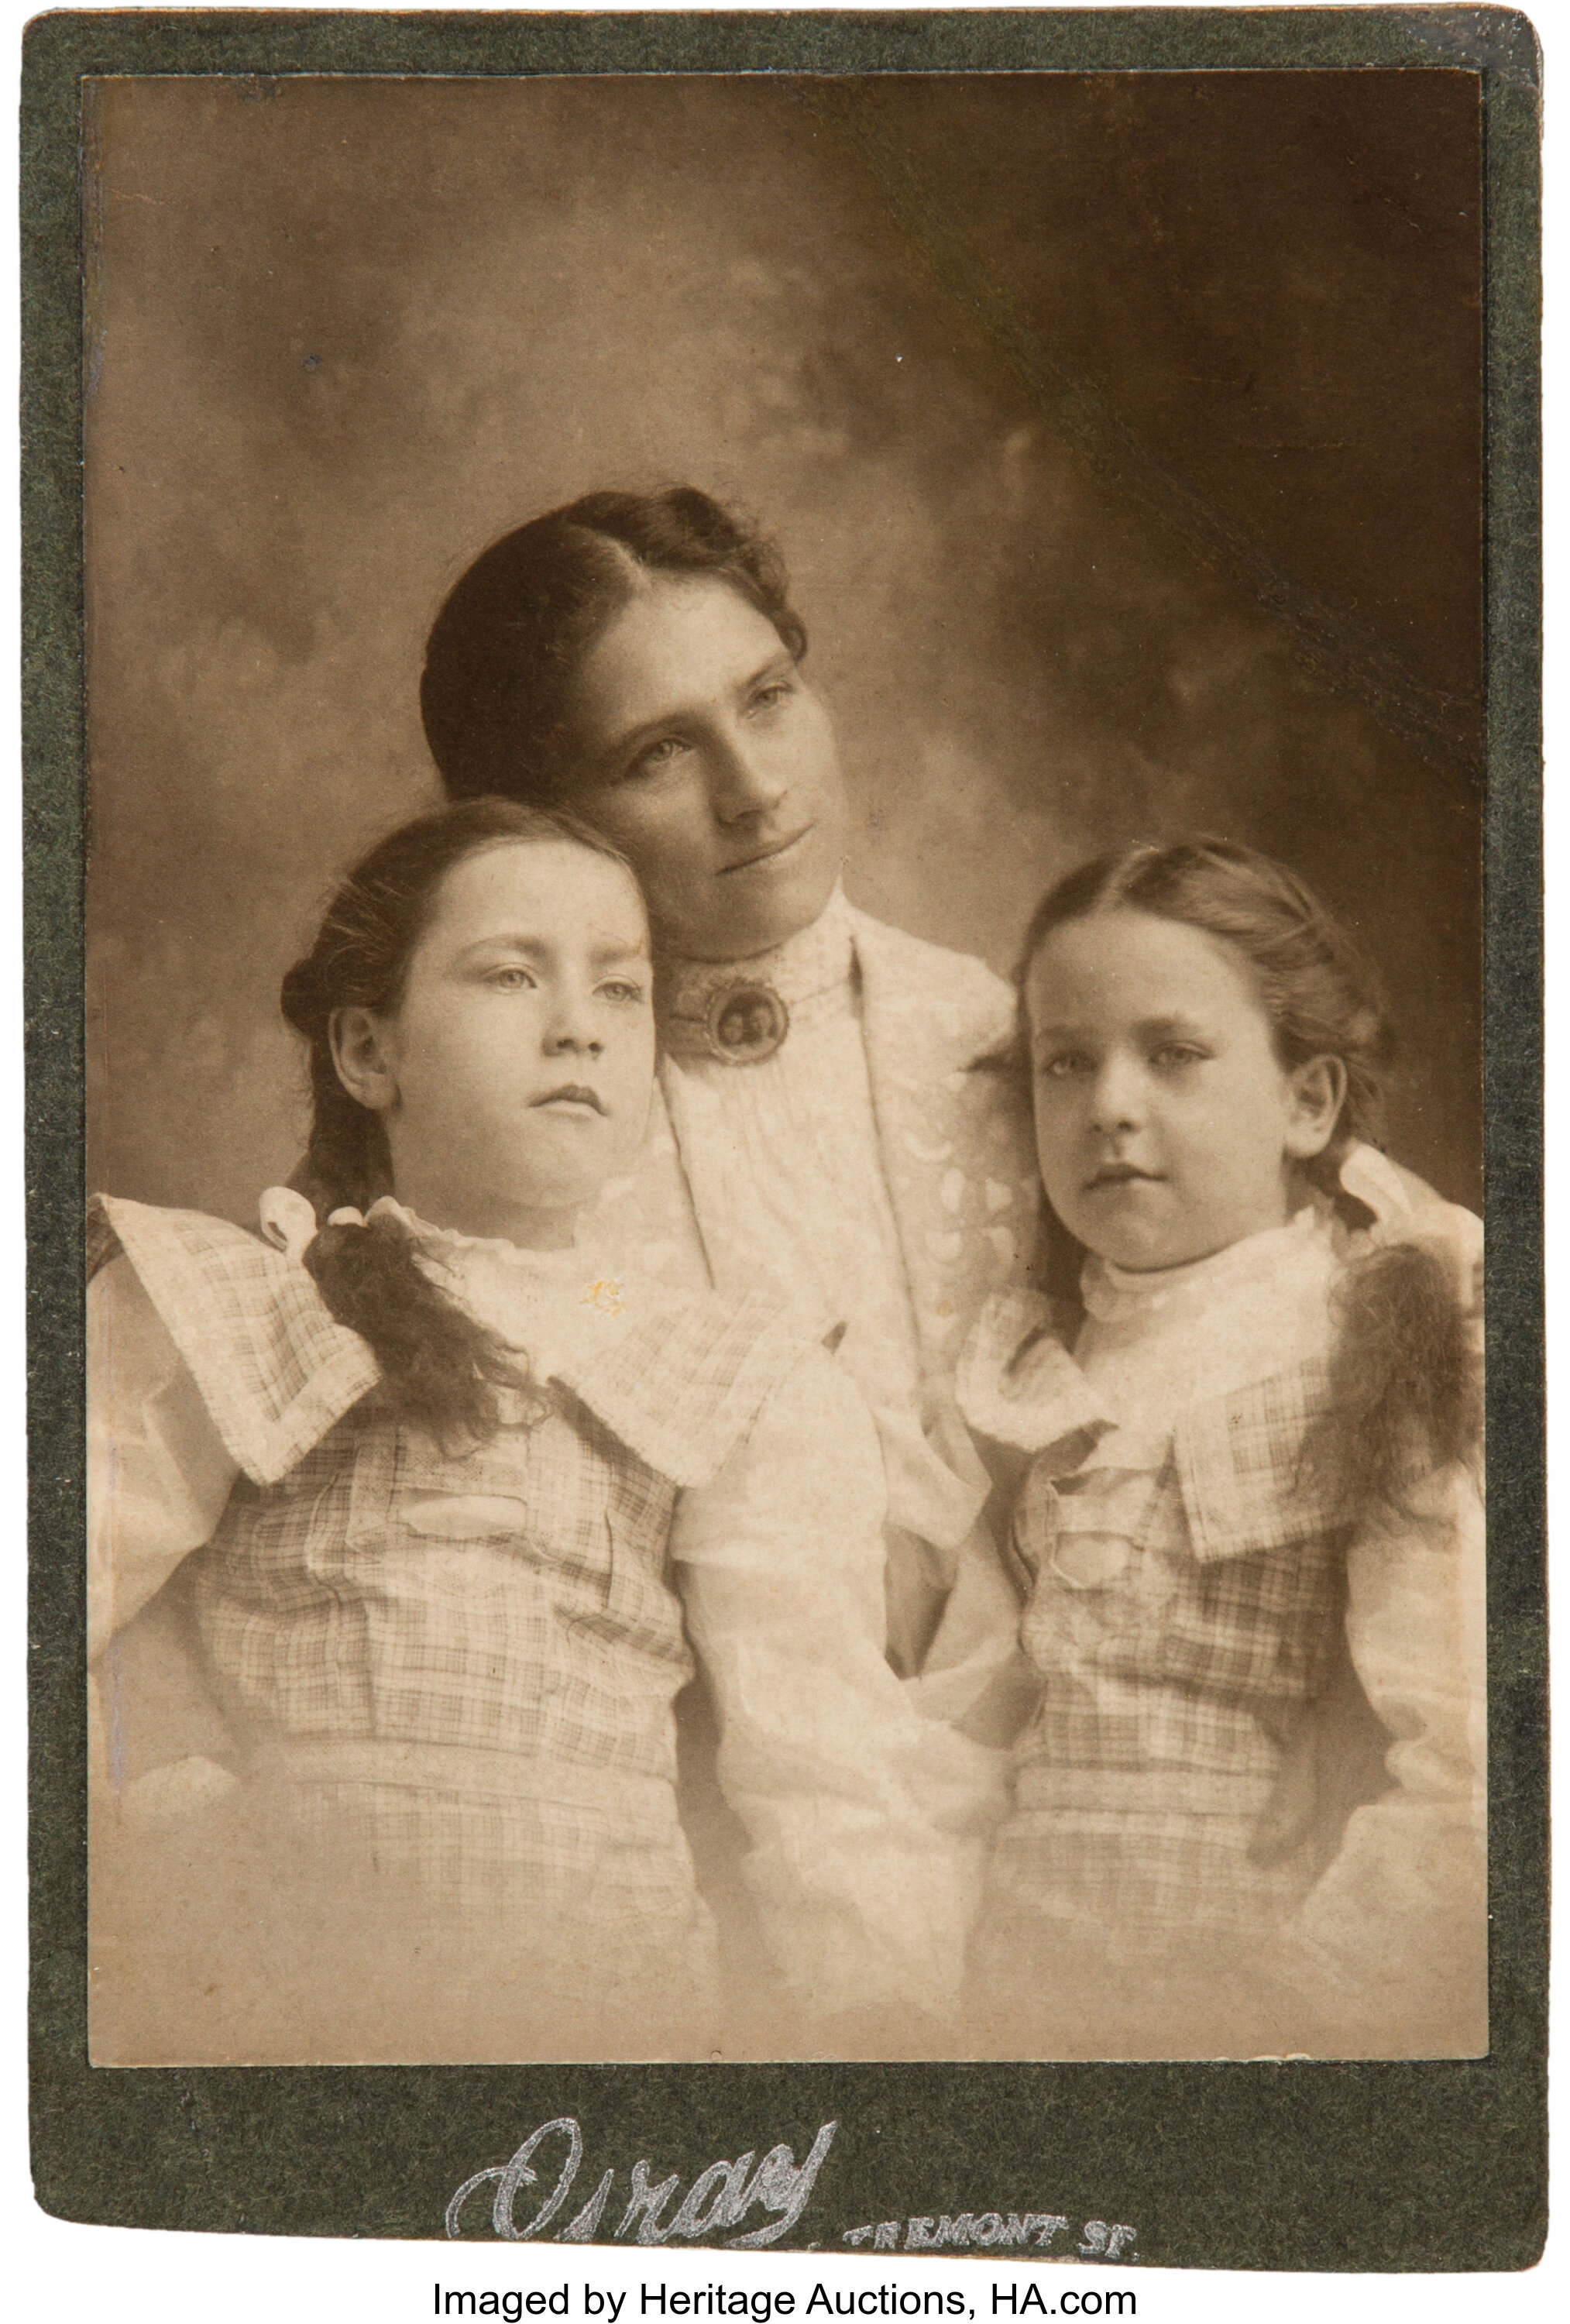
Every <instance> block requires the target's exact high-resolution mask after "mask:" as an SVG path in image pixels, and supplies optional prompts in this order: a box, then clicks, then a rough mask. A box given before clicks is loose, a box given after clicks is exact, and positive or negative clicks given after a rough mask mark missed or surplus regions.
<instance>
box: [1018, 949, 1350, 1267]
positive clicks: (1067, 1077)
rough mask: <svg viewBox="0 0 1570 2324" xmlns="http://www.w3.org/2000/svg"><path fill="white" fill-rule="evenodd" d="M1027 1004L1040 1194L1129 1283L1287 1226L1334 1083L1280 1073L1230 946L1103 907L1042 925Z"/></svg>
mask: <svg viewBox="0 0 1570 2324" xmlns="http://www.w3.org/2000/svg"><path fill="white" fill-rule="evenodd" d="M1024 991H1025V1016H1026V1021H1027V1023H1028V1026H1029V1029H1030V1045H1031V1065H1032V1070H1033V1078H1034V1092H1035V1122H1036V1151H1037V1153H1038V1155H1039V1157H1040V1159H1041V1168H1042V1184H1043V1185H1044V1186H1045V1188H1046V1192H1047V1199H1048V1201H1049V1202H1050V1203H1051V1206H1052V1208H1053V1210H1054V1211H1055V1212H1056V1213H1057V1214H1058V1216H1059V1218H1060V1220H1061V1221H1062V1222H1063V1224H1064V1225H1065V1226H1066V1227H1067V1228H1068V1230H1069V1231H1070V1234H1072V1235H1075V1236H1077V1237H1078V1238H1079V1240H1080V1241H1081V1242H1082V1243H1084V1244H1085V1245H1086V1246H1087V1248H1088V1250H1093V1251H1095V1252H1097V1254H1098V1255H1099V1256H1100V1257H1101V1258H1103V1259H1110V1260H1112V1262H1113V1263H1114V1264H1115V1265H1116V1266H1118V1267H1123V1268H1132V1269H1136V1270H1142V1271H1143V1270H1145V1269H1149V1268H1162V1267H1180V1266H1182V1265H1183V1264H1184V1263H1185V1262H1186V1261H1188V1260H1189V1259H1205V1258H1207V1257H1208V1256H1209V1254H1210V1253H1211V1252H1212V1251H1217V1250H1226V1247H1227V1246H1228V1245H1229V1244H1231V1243H1235V1242H1239V1241H1241V1240H1242V1239H1243V1237H1244V1235H1251V1234H1258V1233H1260V1232H1261V1231H1262V1230H1263V1229H1265V1228H1267V1227H1278V1226H1281V1225H1283V1224H1284V1223H1285V1222H1286V1220H1287V1218H1288V1217H1289V1216H1290V1210H1291V1206H1292V1198H1293V1194H1294V1191H1295V1190H1294V1186H1293V1168H1292V1166H1293V1164H1294V1163H1295V1162H1298V1161H1302V1160H1306V1159H1307V1158H1308V1157H1309V1156H1310V1155H1313V1154H1318V1153H1319V1152H1320V1151H1321V1150H1322V1149H1323V1148H1324V1147H1325V1146H1326V1144H1327V1142H1328V1140H1329V1139H1330V1137H1331V1134H1332V1132H1333V1131H1334V1130H1335V1127H1336V1115H1337V1113H1338V1112H1339V1111H1340V1106H1341V1099H1342V1095H1343V1093H1344V1090H1345V1074H1344V1070H1343V1068H1342V1066H1341V1063H1340V1060H1339V1059H1338V1058H1333V1057H1318V1058H1315V1059H1313V1060H1312V1061H1311V1062H1310V1063H1309V1064H1308V1065H1302V1066H1299V1067H1298V1068H1296V1069H1295V1070H1293V1071H1290V1072H1289V1071H1288V1070H1287V1069H1286V1068H1285V1067H1284V1066H1283V1065H1281V1062H1280V1060H1279V1059H1278V1057H1277V1056H1276V1052H1275V1044H1274V1040H1273V1037H1272V1028H1271V1024H1270V1019H1268V1018H1267V1016H1266V1015H1265V1012H1264V1010H1263V1009H1262V1006H1261V1004H1260V1001H1259V998H1258V995H1257V993H1256V991H1255V989H1254V985H1253V978H1252V973H1251V972H1250V969H1249V966H1248V964H1247V962H1246V961H1245V960H1244V958H1243V956H1242V955H1241V954H1239V953H1238V952H1236V951H1235V949H1234V948H1233V946H1232V945H1228V944H1226V943H1225V942H1224V941H1222V939H1220V938H1219V937H1217V936H1208V935H1207V934H1206V933H1205V932H1204V931H1203V930H1202V929H1199V928H1192V927H1188V926H1187V925H1186V924H1184V923H1182V922H1180V921H1175V920H1164V919H1157V918H1152V916H1151V915H1149V914H1147V913H1144V912H1136V911H1117V910H1115V911H1110V912H1105V913H1101V914H1098V915H1097V916H1096V917H1094V918H1089V919H1083V920H1070V921H1069V922H1067V923H1065V925H1064V926H1062V927H1057V928H1054V929H1053V930H1052V932H1051V935H1050V936H1048V937H1047V939H1046V941H1045V942H1044V943H1043V944H1042V947H1041V949H1040V951H1039V952H1038V953H1037V954H1036V956H1035V958H1034V960H1033V962H1032V964H1031V967H1030V971H1029V973H1028V975H1027V977H1026V980H1025V988H1024Z"/></svg>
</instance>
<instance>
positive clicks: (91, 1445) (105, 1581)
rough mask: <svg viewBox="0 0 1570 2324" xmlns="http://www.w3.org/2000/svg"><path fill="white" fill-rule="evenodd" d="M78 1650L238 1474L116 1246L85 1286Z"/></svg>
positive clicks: (100, 1642)
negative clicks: (83, 1543)
mask: <svg viewBox="0 0 1570 2324" xmlns="http://www.w3.org/2000/svg"><path fill="white" fill-rule="evenodd" d="M238 1474H239V1471H238V1469H237V1467H236V1465H235V1463H234V1461H233V1460H232V1459H231V1458H230V1456H229V1454H228V1453H227V1452H225V1449H224V1445H223V1442H222V1439H221V1438H220V1437H219V1434H218V1432H217V1429H216V1426H215V1425H214V1424H213V1421H212V1419H211V1418H210V1417H209V1415H208V1412H207V1406H206V1404H205V1403H204V1402H203V1399H202V1397H201V1395H200V1393H199V1392H198V1390H197V1384H196V1381H195V1380H194V1379H192V1377H191V1374H190V1371H189V1370H188V1368H187V1366H186V1364H185V1361H184V1360H183V1359H182V1358H181V1356H180V1354H179V1350H178V1349H177V1348H176V1346H175V1344H174V1342H173V1340H172V1339H171V1338H170V1334H169V1332H168V1331H167V1329H166V1328H165V1326H164V1324H163V1323H162V1321H161V1318H160V1316H159V1314H158V1311H157V1309H156V1308H155V1307H154V1305H153V1304H152V1301H151V1299H150V1297H149V1296H148V1295H147V1293H146V1291H145V1290H144V1289H143V1288H142V1283H141V1281H140V1279H139V1278H138V1277H137V1274H136V1271H135V1269H134V1268H133V1266H132V1264H131V1262H130V1260H129V1259H127V1258H125V1257H124V1255H122V1256H120V1257H117V1258H115V1259H111V1260H110V1262H109V1264H108V1265H107V1266H106V1267H104V1268H100V1269H99V1271H98V1272H97V1274H96V1275H95V1276H94V1277H93V1279H92V1281H91V1283H90V1284H89V1285H88V1286H87V1653H88V1656H89V1659H91V1658H92V1657H93V1656H95V1655H98V1654H100V1653H101V1652H102V1650H103V1649H104V1647H106V1646H107V1645H108V1643H109V1640H110V1638H111V1637H113V1635H114V1634H115V1631H117V1630H121V1629H124V1627H125V1625H126V1624H127V1623H128V1622H129V1621H130V1620H131V1619H132V1618H133V1616H134V1615H135V1614H136V1613H137V1612H138V1611H139V1610H140V1609H141V1608H142V1606H144V1605H146V1604H147V1602H148V1601H149V1600H150V1599H151V1598H153V1597H155V1596H156V1595H157V1593H158V1591H160V1590H161V1588H162V1587H163V1584H164V1583H165V1582H167V1581H168V1579H169V1577H170V1574H171V1573H172V1572H174V1570H175V1568H176V1566H177V1565H179V1563H180V1561H181V1559H182V1558H185V1557H188V1555H189V1554H190V1553H191V1551H192V1550H195V1549H199V1548H200V1547H201V1546H202V1544H203V1543H204V1542H205V1541H207V1540H208V1539H209V1538H210V1537H211V1535H212V1534H213V1531H214V1529H215V1527H216V1525H217V1522H218V1519H219V1518H220V1517H222V1515H223V1513H224V1505H225V1502H226V1501H227V1499H228V1498H229V1491H230V1488H231V1487H232V1486H233V1484H234V1480H235V1478H236V1476H237V1475H238Z"/></svg>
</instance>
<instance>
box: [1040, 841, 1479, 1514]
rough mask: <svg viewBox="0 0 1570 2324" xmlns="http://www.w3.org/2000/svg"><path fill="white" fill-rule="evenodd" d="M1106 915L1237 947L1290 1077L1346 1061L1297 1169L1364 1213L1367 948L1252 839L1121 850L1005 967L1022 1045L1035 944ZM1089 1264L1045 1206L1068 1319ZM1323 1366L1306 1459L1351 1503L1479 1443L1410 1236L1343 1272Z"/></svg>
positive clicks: (1378, 995)
mask: <svg viewBox="0 0 1570 2324" xmlns="http://www.w3.org/2000/svg"><path fill="white" fill-rule="evenodd" d="M1117 911H1124V912H1143V913H1146V914H1148V915H1149V916H1150V917H1151V918H1155V919H1162V920H1176V921H1180V922H1181V923H1182V925H1183V926H1185V927H1192V928H1198V929H1200V930H1202V931H1203V932H1204V933H1205V934H1206V935H1207V936H1217V937H1219V938H1220V939H1221V940H1222V941H1223V942H1225V943H1226V944H1229V945H1232V946H1233V947H1234V948H1235V950H1236V951H1237V952H1239V953H1240V954H1242V955H1243V957H1244V961H1245V962H1246V963H1247V964H1248V966H1249V968H1250V970H1251V971H1252V973H1253V981H1254V985H1255V989H1256V991H1258V994H1259V998H1260V1003H1261V1006H1262V1009H1263V1010H1264V1012H1265V1015H1266V1017H1267V1018H1268V1019H1269V1021H1270V1024H1271V1028H1272V1034H1273V1037H1274V1042H1275V1049H1276V1055H1277V1056H1278V1058H1279V1059H1280V1061H1281V1065H1283V1066H1284V1067H1286V1068H1287V1069H1288V1070H1289V1071H1290V1069H1291V1068H1292V1067H1294V1066H1297V1065H1306V1064H1307V1063H1308V1060H1309V1059H1310V1058H1311V1057H1319V1056H1334V1057H1338V1058H1339V1059H1340V1060H1341V1063H1342V1065H1343V1067H1344V1068H1345V1074H1346V1094H1345V1098H1344V1099H1343V1101H1342V1104H1341V1109H1340V1111H1339V1113H1338V1115H1337V1117H1336V1127H1335V1130H1334V1131H1333V1133H1332V1135H1331V1137H1330V1139H1328V1141H1327V1144H1326V1146H1325V1148H1324V1149H1323V1151H1322V1152H1321V1153H1319V1154H1318V1155H1317V1156H1315V1157H1313V1159H1312V1160H1310V1161H1308V1162H1307V1163H1305V1164H1304V1165H1303V1169H1304V1175H1305V1176H1307V1177H1308V1179H1309V1180H1310V1181H1311V1182H1312V1183H1313V1184H1315V1185H1317V1186H1318V1188H1319V1190H1320V1192H1321V1193H1322V1194H1325V1195H1327V1197H1328V1198H1329V1199H1330V1201H1331V1202H1332V1203H1335V1204H1336V1206H1337V1207H1338V1208H1339V1209H1340V1210H1341V1212H1342V1213H1343V1216H1344V1217H1346V1218H1348V1219H1349V1220H1350V1221H1351V1222H1354V1223H1362V1222H1366V1220H1367V1218H1368V1213H1367V1212H1366V1211H1365V1210H1363V1208H1362V1206H1361V1205H1354V1204H1352V1203H1349V1201H1348V1198H1347V1197H1346V1195H1345V1193H1344V1191H1343V1189H1342V1187H1341V1184H1340V1168H1341V1164H1342V1163H1343V1161H1344V1160H1345V1157H1346V1154H1347V1150H1348V1148H1350V1147H1351V1146H1352V1145H1354V1143H1356V1142H1358V1141H1360V1140H1366V1141H1368V1142H1371V1143H1373V1142H1376V1141H1377V1139H1378V1134H1379V1130H1380V1126H1381V1120H1382V1111H1383V1102H1384V1095H1385V1090H1386V1086H1387V1083H1388V1077H1389V1071H1390V1065H1391V1053H1392V1042H1391V1029H1390V1023H1389V1019H1388V1015H1387V1010H1386V1001H1385V996H1384V990H1383V986H1382V982H1381V980H1380V978H1379V975H1378V973H1377V972H1376V970H1375V969H1374V967H1373V963H1372V962H1371V961H1370V960H1369V958H1368V957H1367V955H1366V954H1365V953H1364V952H1363V948H1362V946H1361V945H1359V944H1357V943H1356V942H1355V940H1354V938H1353V936H1351V935H1350V934H1349V933H1348V931H1347V930H1346V929H1345V927H1342V926H1341V924H1340V922H1339V921H1337V920H1336V918H1334V917H1333V916H1332V915H1331V914H1330V913H1329V912H1327V910H1326V908H1325V907H1324V906H1323V905H1322V904H1321V903H1320V902H1319V900H1318V897H1316V896H1315V895H1314V893H1313V891H1312V890H1311V889H1309V888H1308V886H1307V885H1306V883H1305V882H1304V881H1301V880H1299V877H1298V875H1297V873H1296V872H1295V871H1289V870H1288V869H1287V867H1286V865H1285V864H1283V863H1277V862H1273V861H1272V858H1271V857H1270V856H1268V855H1262V854H1260V853H1258V852H1257V851H1256V850H1255V849H1253V848H1252V847H1241V846H1238V845H1236V844H1234V843H1233V842H1232V841H1230V840H1225V839H1211V838H1203V837H1201V838H1190V839H1180V840H1177V841H1174V842H1172V843H1171V844H1167V845H1157V844H1138V845H1134V846H1130V847H1123V848H1118V849H1116V850H1114V851H1113V852H1111V853H1107V854H1105V855H1100V856H1097V858H1096V860H1095V861H1094V862H1090V863H1086V864H1083V865H1081V866H1080V868H1079V870H1078V871H1071V872H1070V873H1069V875H1068V877H1067V878H1066V879H1063V880H1060V881H1059V882H1058V884H1057V886H1056V887H1055V888H1053V889H1052V890H1051V892H1050V893H1049V894H1048V895H1047V896H1045V897H1044V898H1043V899H1042V902H1041V903H1040V904H1039V905H1038V906H1037V908H1036V910H1035V912H1034V913H1033V916H1032V918H1031V921H1030V925H1029V927H1027V928H1026V930H1025V935H1024V943H1023V945H1022V946H1021V948H1020V955H1019V964H1018V967H1017V969H1016V971H1015V979H1016V982H1017V983H1018V986H1019V989H1020V996H1021V999H1020V1007H1021V1024H1022V1031H1023V1032H1024V1035H1025V1036H1026V1040H1027V1052H1028V1031H1029V1028H1028V1026H1025V1025H1024V988H1025V983H1026V980H1027V978H1028V977H1029V974H1030V971H1031V969H1032V967H1033V964H1034V962H1035V960H1036V956H1037V954H1039V953H1040V951H1041V949H1042V945H1044V944H1045V942H1046V940H1047V938H1048V937H1049V936H1051V933H1052V931H1053V930H1054V929H1055V928H1060V927H1064V926H1065V925H1066V924H1067V923H1069V922H1070V921H1073V920H1084V919H1090V918H1096V917H1097V916H1098V915H1100V914H1102V913H1107V912H1117ZM1084 1259H1085V1250H1084V1247H1083V1246H1082V1245H1081V1244H1080V1243H1079V1242H1078V1241H1077V1240H1075V1238H1074V1237H1073V1236H1072V1235H1070V1233H1069V1231H1068V1230H1067V1228H1066V1227H1064V1226H1063V1224H1062V1222H1061V1221H1060V1220H1059V1219H1058V1218H1057V1217H1056V1216H1055V1215H1054V1214H1053V1213H1052V1212H1051V1208H1050V1206H1048V1205H1045V1204H1043V1235H1042V1246H1041V1249H1040V1250H1039V1252H1038V1257H1037V1265H1036V1272H1037V1277H1038V1280H1040V1282H1041V1283H1042V1287H1043V1288H1044V1289H1045V1290H1046V1291H1047V1293H1048V1296H1049V1297H1050V1298H1051V1300H1052V1302H1053V1305H1054V1306H1055V1307H1056V1308H1057V1310H1058V1312H1059V1314H1060V1318H1061V1319H1062V1320H1063V1321H1064V1322H1065V1323H1066V1322H1068V1321H1069V1320H1070V1318H1071V1317H1072V1315H1073V1314H1074V1311H1075V1309H1076V1308H1077V1306H1078V1303H1079V1271H1080V1268H1081V1267H1082V1266H1083V1263H1084ZM1331 1372H1332V1377H1331V1383H1330V1398H1329V1402H1330V1406H1331V1422H1330V1425H1329V1426H1328V1428H1327V1430H1326V1431H1325V1432H1324V1433H1323V1441H1322V1442H1316V1443H1315V1445H1314V1446H1313V1447H1312V1457H1313V1461H1314V1463H1315V1465H1316V1466H1317V1467H1319V1468H1324V1467H1325V1465H1326V1463H1327V1462H1330V1463H1332V1464H1333V1466H1334V1468H1335V1471H1336V1481H1337V1491H1338V1497H1339V1498H1340V1499H1342V1500H1343V1502H1344V1503H1345V1506H1347V1507H1348V1508H1370V1507H1373V1506H1375V1505H1377V1504H1379V1503H1382V1502H1390V1501H1391V1500H1392V1499H1399V1497H1400V1491H1401V1489H1402V1488H1403V1486H1404V1484H1405V1483H1406V1482H1408V1481H1409V1479H1410V1475H1411V1470H1412V1463H1413V1460H1414V1456H1415V1453H1418V1452H1420V1453H1421V1455H1422V1457H1423V1458H1424V1459H1426V1460H1430V1461H1441V1462H1442V1461H1449V1460H1453V1459H1458V1458H1462V1457H1464V1456H1465V1455H1467V1454H1468V1453H1469V1452H1470V1451H1471V1449H1472V1447H1473V1446H1474V1443H1475V1442H1476V1436H1477V1432H1478V1425H1479V1410H1480V1407H1479V1401H1478V1381H1477V1364H1476V1360H1475V1357H1474V1352H1473V1349H1472V1344H1471V1339H1470V1336H1469V1333H1468V1331H1467V1326H1466V1319H1465V1316H1464V1314H1463V1312H1462V1309H1461V1305H1460V1303H1459V1301H1458V1299H1457V1297H1456V1294H1455V1288H1454V1286H1453V1284H1452V1281H1451V1277H1450V1275H1449V1273H1448V1271H1447V1269H1446V1267H1445V1265H1444V1264H1443V1263H1442V1262H1441V1261H1440V1260H1439V1259H1437V1258H1436V1257H1435V1256H1434V1255H1433V1254H1432V1253H1430V1252H1428V1251H1427V1250H1422V1249H1421V1248H1419V1247H1418V1246H1416V1245H1412V1244H1406V1245H1397V1246H1393V1247H1391V1248H1387V1249H1382V1250H1373V1251H1371V1252H1370V1253H1369V1254H1368V1255H1367V1256H1366V1257H1365V1258H1363V1259H1360V1260H1358V1261H1357V1263H1356V1264H1355V1265H1354V1267H1353V1268H1351V1269H1349V1271H1348V1274H1347V1277H1346V1278H1345V1281H1344V1283H1343V1285H1342V1286H1341V1291H1340V1294H1339V1330H1338V1333H1337V1339H1336V1350H1335V1353H1334V1356H1333V1359H1332V1366H1331Z"/></svg>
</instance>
